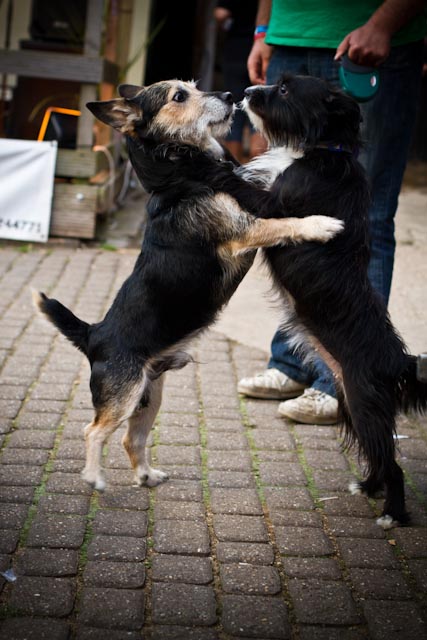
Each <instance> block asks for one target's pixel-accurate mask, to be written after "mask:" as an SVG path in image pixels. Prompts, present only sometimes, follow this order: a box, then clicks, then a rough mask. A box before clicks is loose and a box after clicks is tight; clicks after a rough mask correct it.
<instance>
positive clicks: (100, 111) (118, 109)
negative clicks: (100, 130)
mask: <svg viewBox="0 0 427 640" xmlns="http://www.w3.org/2000/svg"><path fill="white" fill-rule="evenodd" d="M86 106H87V108H88V109H89V111H91V112H92V113H93V115H94V116H95V118H98V120H101V122H104V123H105V124H108V125H109V126H110V127H113V129H117V131H120V133H125V134H127V135H132V134H133V133H134V132H135V124H136V123H137V122H141V121H142V109H141V107H140V106H139V105H137V104H135V103H133V102H129V101H127V100H126V99H124V98H117V99H116V100H105V101H100V102H88V103H87V104H86Z"/></svg>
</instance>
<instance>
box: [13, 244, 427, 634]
mask: <svg viewBox="0 0 427 640" xmlns="http://www.w3.org/2000/svg"><path fill="white" fill-rule="evenodd" d="M135 257H136V252H134V251H131V250H129V251H124V252H105V251H102V250H99V249H85V250H73V249H53V250H34V251H30V252H27V253H24V252H20V251H17V250H15V249H12V248H3V249H0V291H1V295H0V366H1V369H0V443H1V449H0V571H2V572H7V570H8V569H13V571H14V574H15V575H16V576H17V579H16V581H14V582H10V581H7V580H5V579H4V578H0V590H1V595H0V598H1V605H0V606H1V608H0V636H1V637H2V638H3V637H4V638H7V639H9V640H24V638H28V639H33V640H39V639H43V638H46V639H49V640H67V639H71V638H72V639H76V640H89V639H90V640H98V639H100V640H101V639H102V640H116V639H117V640H122V639H125V638H127V639H130V640H134V639H136V638H146V639H148V640H178V639H179V640H231V639H232V638H237V637H238V638H255V639H257V640H267V639H268V638H277V639H281V638H285V639H288V638H292V639H301V640H311V639H313V640H323V639H324V640H334V639H340V640H341V639H344V640H346V639H348V640H359V639H362V638H372V639H373V640H381V639H383V638H384V639H385V638H387V639H388V640H393V639H395V638H396V639H397V638H399V639H410V640H418V639H421V638H424V637H427V628H426V626H425V623H426V615H427V599H426V587H427V584H426V574H427V513H426V487H427V423H426V420H420V419H414V418H409V419H408V418H405V419H402V421H401V422H400V425H399V433H400V434H401V435H403V436H405V438H403V439H400V440H399V446H400V456H401V463H402V466H403V467H404V469H405V474H406V487H407V494H408V504H409V509H410V511H411V513H412V517H413V525H412V526H411V527H408V528H401V529H394V530H392V531H390V532H386V533H385V532H383V531H382V530H381V529H380V528H379V527H377V526H376V525H375V522H374V517H375V515H378V513H379V511H378V510H379V507H380V504H381V503H380V502H379V501H378V502H377V501H368V500H367V499H365V498H363V497H357V496H356V497H353V496H350V495H349V494H348V493H347V488H346V487H347V483H348V480H349V479H350V478H352V477H354V476H355V475H356V476H357V475H358V474H359V466H358V463H357V459H356V458H355V457H354V456H352V455H346V454H344V453H342V452H341V449H340V439H339V434H338V432H337V430H336V429H335V428H334V427H317V426H308V425H296V424H293V423H290V422H286V421H284V420H282V419H279V418H278V417H277V415H276V409H277V403H276V402H264V401H252V400H242V399H240V398H239V397H238V395H237V393H236V381H237V379H238V378H239V377H240V376H242V375H244V374H248V373H250V372H253V371H255V370H257V369H258V368H260V367H261V368H262V367H263V365H264V358H265V355H264V354H262V353H260V352H258V351H255V350H253V349H249V348H247V347H244V346H242V345H239V344H236V343H232V342H230V341H229V340H227V339H226V338H225V337H224V336H223V335H221V334H218V333H215V332H214V331H212V332H210V333H208V334H206V335H205V336H204V337H203V338H202V339H201V340H199V341H198V342H197V343H196V344H195V345H194V351H195V354H196V358H195V360H196V363H197V364H193V365H189V366H187V367H186V368H185V369H184V370H182V371H180V372H177V373H171V374H169V375H168V379H167V382H166V385H165V393H164V402H163V406H162V413H161V415H160V417H159V419H158V420H157V423H156V428H155V430H154V432H153V434H152V436H151V437H150V442H151V446H152V450H151V451H152V458H153V461H154V463H155V465H158V466H159V467H161V468H162V469H164V470H165V471H167V472H168V473H169V476H170V480H169V481H168V482H167V483H165V484H163V485H161V486H160V487H157V488H155V489H146V488H137V487H135V486H133V484H132V473H131V470H130V467H129V464H128V461H127V458H126V456H125V454H124V451H123V450H122V448H121V445H120V439H121V436H122V429H121V430H119V431H118V432H117V433H115V434H114V436H113V437H112V439H111V442H110V443H109V445H108V447H106V450H105V456H104V458H105V467H106V470H107V471H106V475H107V480H108V487H107V490H106V492H105V493H104V494H98V493H96V492H94V493H92V492H91V491H90V489H89V488H88V487H87V486H86V485H85V484H84V483H83V482H82V481H81V479H80V475H79V474H80V471H81V469H82V466H83V459H84V445H83V437H82V428H83V426H84V425H85V424H86V423H87V422H88V421H89V420H90V419H91V415H92V409H91V401H90V394H89V389H88V373H89V368H88V365H87V363H86V361H85V359H84V358H83V356H82V355H81V354H80V353H79V352H78V351H76V350H75V349H74V348H72V347H71V346H70V345H69V344H68V343H66V341H65V340H64V339H63V338H62V337H61V336H58V334H57V332H56V331H55V329H54V328H53V327H51V326H50V325H48V324H47V323H45V322H44V321H43V320H41V319H39V318H38V317H37V316H36V315H35V312H34V310H33V307H32V304H31V296H30V287H36V288H38V289H43V290H45V291H46V292H48V293H50V294H51V295H53V296H55V297H58V298H59V299H60V300H61V301H62V302H64V303H65V304H66V305H68V306H70V307H71V308H72V309H73V311H75V313H77V314H78V315H80V316H81V317H83V318H84V319H85V320H90V321H95V320H98V319H99V318H101V317H102V314H103V311H104V310H105V309H106V307H107V306H108V305H109V303H110V301H111V299H112V297H113V296H114V293H115V291H116V290H117V288H118V286H119V285H120V283H121V282H122V281H123V279H124V278H125V277H126V275H127V274H128V273H129V272H130V270H131V268H132V265H133V262H134V260H135Z"/></svg>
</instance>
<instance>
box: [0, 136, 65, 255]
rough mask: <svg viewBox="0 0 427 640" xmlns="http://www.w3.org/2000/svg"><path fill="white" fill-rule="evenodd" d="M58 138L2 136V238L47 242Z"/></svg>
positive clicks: (0, 169)
mask: <svg viewBox="0 0 427 640" xmlns="http://www.w3.org/2000/svg"><path fill="white" fill-rule="evenodd" d="M56 151H57V144H56V141H51V142H35V141H33V140H9V139H1V140H0V238H7V239H10V240H26V241H30V242H47V239H48V237H49V225H50V213H51V209H52V197H53V182H54V176H55V164H56Z"/></svg>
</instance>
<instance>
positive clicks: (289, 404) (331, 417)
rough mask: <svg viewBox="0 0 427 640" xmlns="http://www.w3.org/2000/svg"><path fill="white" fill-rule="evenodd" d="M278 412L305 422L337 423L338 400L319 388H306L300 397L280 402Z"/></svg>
mask: <svg viewBox="0 0 427 640" xmlns="http://www.w3.org/2000/svg"><path fill="white" fill-rule="evenodd" d="M278 412H279V414H280V415H281V416H283V417H285V418H291V419H292V420H295V421H296V422H303V423H305V424H336V423H337V422H338V400H337V399H336V398H333V397H332V396H330V395H328V394H327V393H323V392H322V391H318V389H306V390H305V391H304V393H303V395H302V396H300V397H299V398H295V400H287V401H286V402H282V403H281V404H279V409H278Z"/></svg>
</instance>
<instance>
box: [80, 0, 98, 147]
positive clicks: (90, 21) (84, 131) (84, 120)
mask: <svg viewBox="0 0 427 640" xmlns="http://www.w3.org/2000/svg"><path fill="white" fill-rule="evenodd" d="M103 12H104V0H88V3H87V14H86V28H85V39H84V54H85V55H86V56H91V57H94V58H96V57H97V56H99V52H100V48H101V34H102V19H103ZM93 100H96V84H83V85H82V87H81V91H80V107H79V108H80V111H81V116H80V118H79V122H78V127H77V147H91V146H92V140H93V116H92V114H91V113H90V111H89V110H88V109H87V108H86V102H91V101H93Z"/></svg>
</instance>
